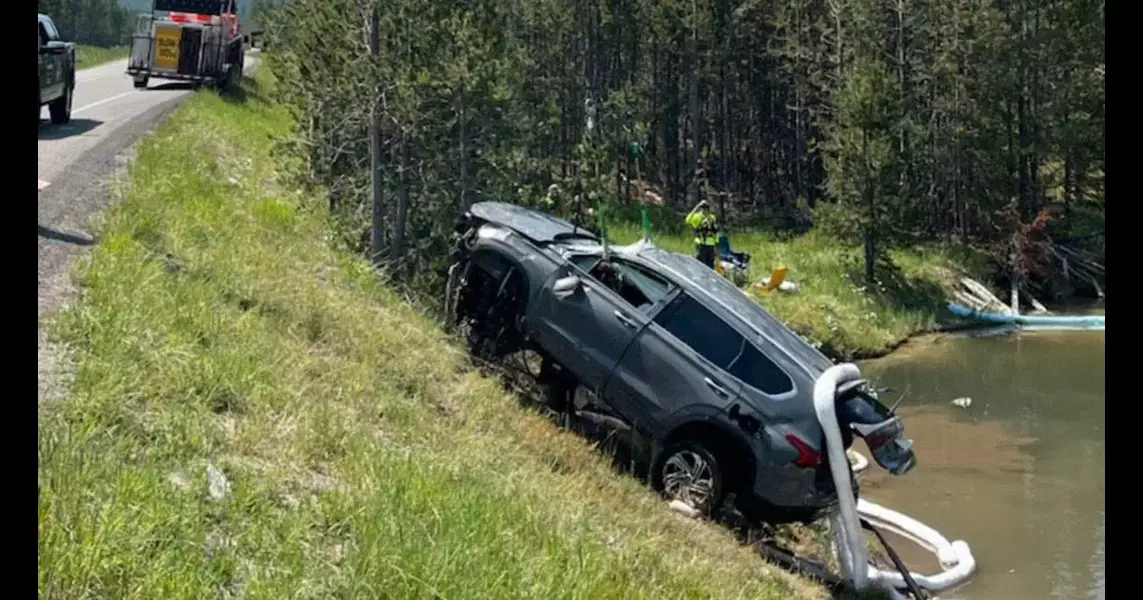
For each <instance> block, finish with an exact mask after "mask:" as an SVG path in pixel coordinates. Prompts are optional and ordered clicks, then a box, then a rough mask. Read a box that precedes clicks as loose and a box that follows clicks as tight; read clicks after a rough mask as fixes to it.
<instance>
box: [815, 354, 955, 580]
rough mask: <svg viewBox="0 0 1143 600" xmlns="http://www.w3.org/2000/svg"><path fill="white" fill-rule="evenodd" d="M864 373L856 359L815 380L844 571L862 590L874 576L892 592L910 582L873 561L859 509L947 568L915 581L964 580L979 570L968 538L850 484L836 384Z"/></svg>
mask: <svg viewBox="0 0 1143 600" xmlns="http://www.w3.org/2000/svg"><path fill="white" fill-rule="evenodd" d="M860 376H861V372H860V371H859V370H858V368H857V366H856V365H853V364H850V363H845V364H840V365H835V366H833V367H830V368H829V369H826V371H825V372H824V373H822V374H821V376H820V377H818V380H817V382H816V383H815V384H814V411H815V412H816V413H817V417H818V421H819V422H820V423H821V426H822V430H823V432H824V433H825V437H826V453H827V455H828V457H829V465H830V474H831V475H832V476H833V481H834V485H835V487H836V488H837V492H838V512H837V514H836V515H834V516H832V517H831V518H830V524H831V529H832V530H833V531H834V538H835V540H836V543H837V551H838V560H839V561H840V562H841V566H842V574H843V575H844V576H845V577H846V578H847V579H849V580H850V581H852V582H853V586H854V587H855V588H856V589H858V590H862V589H865V588H866V587H868V585H869V584H870V582H872V583H874V584H875V585H877V586H878V587H884V588H886V589H889V590H890V591H891V593H892V596H893V597H894V598H901V597H902V596H901V595H900V594H899V593H897V592H896V591H895V590H897V589H905V588H906V587H907V586H906V584H905V578H904V577H903V576H902V575H901V574H900V573H897V572H896V571H882V570H880V569H877V568H876V567H873V566H871V565H870V564H869V551H868V549H867V548H866V547H865V538H864V536H863V535H862V533H861V521H860V518H859V516H858V515H859V514H860V516H862V517H865V519H866V520H868V521H870V522H871V523H873V524H874V525H876V526H878V527H880V528H883V529H887V530H889V531H891V532H893V533H896V534H898V535H900V536H902V537H904V538H906V539H908V540H910V541H912V542H914V543H916V544H917V545H919V546H922V547H924V548H926V549H928V550H929V551H930V552H932V553H934V554H936V555H937V558H938V559H939V560H940V563H941V568H942V569H944V571H942V572H940V573H938V574H936V575H922V574H919V573H913V572H910V573H909V574H910V575H911V576H912V578H913V580H914V581H915V582H916V583H917V585H919V586H920V587H922V588H925V589H927V590H930V591H942V590H947V589H949V588H952V587H954V586H957V585H960V584H962V583H964V582H965V581H967V580H968V578H969V577H971V576H972V573H973V571H975V570H976V560H975V559H974V558H973V556H972V552H971V551H970V550H969V547H968V544H966V543H965V542H964V541H962V540H956V541H954V542H952V543H949V541H948V540H946V539H945V538H944V536H942V535H941V534H940V533H938V532H937V531H936V530H934V529H932V528H931V527H928V526H927V525H925V524H924V523H921V522H920V521H917V520H916V519H913V518H911V517H909V516H907V515H903V514H901V513H898V512H896V511H894V510H890V509H888V508H885V507H883V506H880V505H877V504H874V503H873V502H869V501H867V500H856V498H855V497H854V494H853V492H852V488H851V486H850V478H851V477H852V475H851V473H852V472H853V468H851V467H850V463H849V459H848V457H847V456H846V452H845V450H844V448H843V442H842V439H841V427H840V426H839V425H838V422H837V413H836V412H835V398H836V392H837V386H838V385H840V384H842V383H845V382H847V381H853V380H855V379H858V378H860ZM854 454H857V453H854ZM857 457H859V458H860V459H862V460H858V461H856V462H857V463H858V464H857V465H856V470H857V471H861V470H864V468H865V467H867V466H868V465H869V461H868V460H864V459H865V457H864V456H861V455H860V454H857ZM863 462H864V464H862V463H863Z"/></svg>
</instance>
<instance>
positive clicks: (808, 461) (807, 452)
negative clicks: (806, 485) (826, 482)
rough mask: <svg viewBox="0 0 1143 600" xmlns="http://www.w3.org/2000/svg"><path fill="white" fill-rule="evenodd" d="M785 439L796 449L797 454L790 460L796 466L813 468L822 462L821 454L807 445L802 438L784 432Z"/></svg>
mask: <svg viewBox="0 0 1143 600" xmlns="http://www.w3.org/2000/svg"><path fill="white" fill-rule="evenodd" d="M786 441H787V442H790V445H791V446H793V447H794V450H797V451H798V456H797V458H795V459H794V460H793V462H792V464H793V465H794V466H796V467H799V468H802V469H813V468H815V467H817V466H819V465H821V464H822V455H821V453H820V452H818V451H817V450H814V447H813V446H811V445H809V443H807V442H806V441H805V440H803V439H802V438H800V437H798V436H796V435H794V434H792V433H787V434H786Z"/></svg>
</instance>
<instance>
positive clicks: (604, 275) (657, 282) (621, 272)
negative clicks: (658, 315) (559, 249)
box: [571, 255, 671, 310]
mask: <svg viewBox="0 0 1143 600" xmlns="http://www.w3.org/2000/svg"><path fill="white" fill-rule="evenodd" d="M571 260H572V262H574V263H575V264H576V265H577V266H579V267H580V268H581V269H583V270H585V271H587V272H588V274H589V275H591V277H592V278H593V279H595V280H596V281H599V282H600V283H602V284H604V285H606V286H607V287H608V288H610V289H611V291H613V292H615V293H616V294H619V295H620V296H621V297H622V298H623V299H624V300H626V301H627V303H628V304H630V305H631V306H632V307H634V308H638V309H639V310H649V309H650V308H651V307H652V306H654V305H655V304H656V303H657V302H659V301H660V300H662V299H663V298H664V297H665V296H666V295H667V293H668V292H669V291H670V289H671V284H670V283H669V282H667V281H666V280H665V279H663V278H661V277H659V276H658V275H655V274H654V273H651V272H650V271H647V270H646V269H642V268H640V267H638V266H636V265H633V264H631V263H629V262H627V261H624V260H619V259H615V258H612V259H610V260H608V261H606V262H604V261H603V260H601V259H600V258H599V257H597V256H591V255H579V256H573V257H572V259H571Z"/></svg>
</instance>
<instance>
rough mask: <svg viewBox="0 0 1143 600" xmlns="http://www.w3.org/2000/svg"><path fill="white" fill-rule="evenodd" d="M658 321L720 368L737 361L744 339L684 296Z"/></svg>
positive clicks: (702, 307) (664, 311) (663, 313)
mask: <svg viewBox="0 0 1143 600" xmlns="http://www.w3.org/2000/svg"><path fill="white" fill-rule="evenodd" d="M655 322H656V323H658V324H659V325H660V326H662V327H663V329H666V330H667V331H669V332H671V335H674V336H675V337H677V338H679V340H680V341H681V342H683V343H684V344H686V345H687V346H690V347H691V349H692V350H694V351H695V352H698V353H699V354H700V355H702V357H703V358H705V359H707V360H709V361H710V362H712V363H714V365H715V366H716V367H718V368H720V369H726V368H728V367H729V366H730V365H731V363H733V362H734V361H735V359H736V358H738V355H739V354H740V353H741V351H742V345H743V344H744V343H745V341H746V340H745V339H744V338H743V337H742V336H741V335H740V334H739V333H738V332H737V331H735V330H734V328H732V327H731V326H730V325H727V324H726V323H725V322H724V321H723V320H722V319H720V318H718V315H715V314H714V313H713V312H711V311H710V310H708V309H707V308H706V307H705V306H703V305H701V304H699V303H698V302H697V301H695V300H694V299H693V298H691V297H689V296H687V295H686V294H681V295H680V296H679V297H678V298H677V299H676V300H675V301H674V302H672V303H671V305H670V306H668V307H667V308H666V309H665V310H663V312H661V313H659V314H658V315H656V316H655Z"/></svg>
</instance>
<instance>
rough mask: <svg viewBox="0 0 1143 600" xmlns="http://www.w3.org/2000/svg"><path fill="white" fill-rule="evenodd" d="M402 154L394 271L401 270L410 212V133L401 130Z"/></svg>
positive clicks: (392, 249)
mask: <svg viewBox="0 0 1143 600" xmlns="http://www.w3.org/2000/svg"><path fill="white" fill-rule="evenodd" d="M397 151H398V153H399V154H400V159H399V160H400V162H399V163H398V164H399V165H400V167H399V168H398V170H397V211H396V215H394V219H393V238H392V240H391V241H392V243H391V244H390V246H389V255H390V260H392V261H393V264H394V266H395V267H396V269H395V270H394V273H398V272H401V271H402V269H401V267H400V265H401V258H402V255H403V253H404V251H405V222H406V218H407V216H408V213H409V134H408V132H401V143H400V146H399V147H398V150H397Z"/></svg>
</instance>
